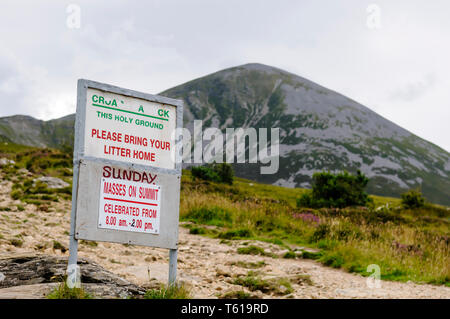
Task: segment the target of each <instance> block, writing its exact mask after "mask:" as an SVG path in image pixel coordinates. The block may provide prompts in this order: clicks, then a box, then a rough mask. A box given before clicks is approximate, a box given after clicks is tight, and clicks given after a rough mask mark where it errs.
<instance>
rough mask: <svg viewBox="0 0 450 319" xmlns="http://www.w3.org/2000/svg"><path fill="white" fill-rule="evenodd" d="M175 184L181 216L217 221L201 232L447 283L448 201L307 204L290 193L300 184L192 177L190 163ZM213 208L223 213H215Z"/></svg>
mask: <svg viewBox="0 0 450 319" xmlns="http://www.w3.org/2000/svg"><path fill="white" fill-rule="evenodd" d="M181 189H182V190H181V203H180V218H181V219H182V220H187V219H189V221H191V222H193V223H195V224H196V226H195V227H201V225H202V224H205V225H212V224H213V225H215V226H217V233H206V234H204V235H206V236H210V237H215V238H221V239H223V240H233V239H249V240H260V241H265V242H271V243H274V244H277V245H280V246H283V247H286V245H289V246H292V245H299V246H306V247H311V248H316V249H319V250H320V252H318V253H315V252H309V251H303V252H302V255H301V257H302V258H309V259H315V260H318V261H319V262H321V263H323V264H325V265H328V266H330V267H336V268H341V269H344V270H347V271H349V272H356V273H359V274H361V275H363V276H369V275H370V274H371V273H369V272H367V266H368V265H370V264H377V265H379V266H380V268H381V278H382V279H387V280H397V281H408V280H411V281H414V282H418V283H422V282H423V283H431V284H441V285H449V283H450V266H449V265H450V262H449V261H450V260H449V256H450V251H449V237H450V210H449V209H448V208H447V207H442V206H439V205H433V204H428V205H426V207H424V208H420V209H414V210H411V209H404V208H402V207H401V205H400V199H397V198H388V197H380V196H371V198H372V199H373V206H372V207H369V208H365V207H348V208H343V209H334V208H324V209H310V208H304V207H296V201H295V199H296V198H297V197H298V196H299V194H302V193H303V192H304V190H301V189H287V188H282V187H278V186H272V185H262V184H258V183H255V182H251V181H247V180H244V179H239V178H238V179H237V180H236V182H235V183H234V184H233V185H232V186H230V185H223V184H221V185H219V184H215V183H211V182H209V183H203V182H201V181H196V182H194V181H193V180H192V179H191V177H190V175H189V171H183V176H182V185H181ZM193 212H195V213H193ZM199 212H202V213H199ZM302 214H303V215H305V214H312V215H315V216H317V217H318V219H319V222H318V223H315V222H311V221H308V220H303V219H302ZM196 216H197V217H198V218H197V217H196ZM220 216H223V217H225V218H223V219H222V220H220ZM201 233H202V232H201V231H200V232H199V234H201ZM249 247H250V246H249ZM402 247H410V248H411V249H410V250H408V249H404V248H402ZM239 250H240V253H248V254H257V255H261V254H262V251H263V250H262V249H258V248H253V247H252V248H248V247H240V248H239ZM285 257H293V255H292V253H287V254H286V256H285Z"/></svg>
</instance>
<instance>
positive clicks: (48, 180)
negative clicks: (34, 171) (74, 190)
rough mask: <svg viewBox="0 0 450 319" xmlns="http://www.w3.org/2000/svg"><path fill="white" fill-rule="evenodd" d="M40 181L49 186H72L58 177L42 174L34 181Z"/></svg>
mask: <svg viewBox="0 0 450 319" xmlns="http://www.w3.org/2000/svg"><path fill="white" fill-rule="evenodd" d="M36 181H40V182H42V183H44V184H46V185H47V187H48V188H64V187H68V186H70V185H69V184H68V183H66V182H65V181H63V180H62V179H59V178H57V177H50V176H42V177H39V178H36V179H35V180H34V182H36Z"/></svg>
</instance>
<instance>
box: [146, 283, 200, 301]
mask: <svg viewBox="0 0 450 319" xmlns="http://www.w3.org/2000/svg"><path fill="white" fill-rule="evenodd" d="M190 298H191V293H190V290H189V289H188V288H186V286H185V285H182V284H174V285H171V286H165V285H163V286H162V287H161V288H160V289H151V290H148V291H147V292H146V293H145V295H144V299H190Z"/></svg>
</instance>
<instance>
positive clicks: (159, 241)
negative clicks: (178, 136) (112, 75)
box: [71, 80, 183, 249]
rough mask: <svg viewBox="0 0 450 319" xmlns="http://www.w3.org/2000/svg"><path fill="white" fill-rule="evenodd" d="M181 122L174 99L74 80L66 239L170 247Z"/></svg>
mask: <svg viewBox="0 0 450 319" xmlns="http://www.w3.org/2000/svg"><path fill="white" fill-rule="evenodd" d="M182 123H183V104H182V101H180V100H174V99H170V98H166V97H162V96H157V95H151V94H147V93H142V92H137V91H132V90H128V89H124V88H119V87H116V86H111V85H108V84H103V83H98V82H93V81H89V80H79V81H78V97H77V113H76V121H75V147H74V182H73V191H72V209H73V212H72V224H71V227H72V228H71V229H72V231H71V234H73V240H74V241H76V240H78V239H84V240H93V241H108V242H116V243H126V244H136V245H145V246H151V247H161V248H168V249H176V248H177V245H178V219H179V201H180V179H181V161H180V160H179V159H180V158H181V155H180V154H181V149H179V147H178V145H177V144H176V143H175V141H174V140H173V139H174V137H175V130H176V129H177V128H181V127H182ZM71 240H72V237H71Z"/></svg>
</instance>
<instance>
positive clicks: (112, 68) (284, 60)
mask: <svg viewBox="0 0 450 319" xmlns="http://www.w3.org/2000/svg"><path fill="white" fill-rule="evenodd" d="M449 14H450V2H449V1H447V0H443V1H441V0H433V1H425V0H422V1H414V0H408V1H402V0H396V1H392V0H387V1H364V0H343V1H335V0H328V1H325V0H323V1H322V0H321V1H319V0H311V1H308V0H295V1H288V0H277V1H263V0H259V1H257V0H246V1H242V0H239V1H235V0H226V1H225V0H223V1H220V0H189V1H187V0H183V1H181V0H179V1H174V0H173V1H171V0H164V1H162V0H154V1H130V0H128V1H118V0H117V1H115V0H108V1H102V0H97V1H95V2H94V1H54V0H49V1H45V0H42V1H36V0H33V1H20V0H14V1H8V0H2V1H1V3H0V99H1V101H0V116H9V115H15V114H26V115H30V116H33V117H36V118H39V119H43V120H49V119H53V118H58V117H61V116H64V115H67V114H71V113H74V112H75V104H76V84H77V79H79V78H85V79H89V80H94V81H99V82H105V83H108V84H113V85H117V86H121V87H125V88H129V89H133V90H137V91H144V92H148V93H152V94H157V93H159V92H161V91H164V90H166V89H169V88H171V87H173V86H176V85H179V84H182V83H184V82H187V81H190V80H192V79H194V78H198V77H201V76H205V75H207V74H210V73H213V72H216V71H219V70H221V69H225V68H229V67H233V66H237V65H241V64H246V63H263V64H267V65H271V66H274V67H278V68H281V69H284V70H286V71H289V72H291V73H295V74H297V75H299V76H302V77H304V78H307V79H309V80H312V81H314V82H316V83H318V84H320V85H322V86H325V87H327V88H329V89H332V90H334V91H337V92H339V93H341V94H344V95H346V96H348V97H349V98H351V99H353V100H356V101H358V102H359V103H361V104H363V105H365V106H367V107H369V108H371V109H372V110H374V111H375V112H377V113H378V114H380V115H382V116H384V117H385V118H387V119H389V120H391V121H393V122H394V123H396V124H398V125H400V126H402V127H403V128H405V129H407V130H409V131H410V132H412V133H414V134H416V135H418V136H420V137H422V138H424V139H426V140H428V141H430V142H433V143H435V144H436V145H438V146H440V147H442V148H443V149H445V150H447V151H450V129H449V127H450V125H449V123H450V40H449V39H450V19H448V16H449Z"/></svg>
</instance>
